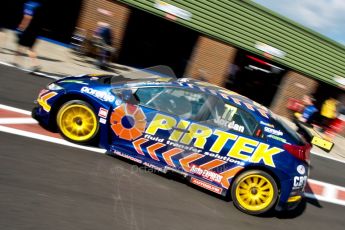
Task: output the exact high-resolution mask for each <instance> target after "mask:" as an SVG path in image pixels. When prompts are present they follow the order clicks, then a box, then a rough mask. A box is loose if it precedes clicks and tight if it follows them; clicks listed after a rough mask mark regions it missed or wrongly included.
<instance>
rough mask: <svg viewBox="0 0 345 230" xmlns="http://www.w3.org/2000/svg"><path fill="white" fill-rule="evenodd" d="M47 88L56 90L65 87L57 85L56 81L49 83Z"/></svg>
mask: <svg viewBox="0 0 345 230" xmlns="http://www.w3.org/2000/svg"><path fill="white" fill-rule="evenodd" d="M47 88H48V89H49V90H54V91H57V90H61V89H63V88H62V87H61V86H59V85H57V84H55V83H51V84H49V85H48V86H47Z"/></svg>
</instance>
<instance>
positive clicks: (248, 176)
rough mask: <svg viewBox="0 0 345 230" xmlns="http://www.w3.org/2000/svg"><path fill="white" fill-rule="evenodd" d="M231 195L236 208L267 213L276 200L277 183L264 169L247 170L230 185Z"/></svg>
mask: <svg viewBox="0 0 345 230" xmlns="http://www.w3.org/2000/svg"><path fill="white" fill-rule="evenodd" d="M231 197H232V200H233V203H234V205H235V206H236V208H238V209H239V210H241V211H242V212H244V213H247V214H251V215H259V214H263V213H267V212H268V211H270V210H271V209H272V208H273V207H274V205H275V204H276V202H277V198H278V187H277V183H276V182H275V180H274V179H273V178H272V176H270V175H269V174H268V173H266V172H264V171H261V170H249V171H246V172H243V173H242V174H240V175H239V176H238V177H237V178H236V179H235V181H234V183H233V184H232V187H231Z"/></svg>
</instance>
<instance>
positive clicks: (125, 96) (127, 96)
mask: <svg viewBox="0 0 345 230" xmlns="http://www.w3.org/2000/svg"><path fill="white" fill-rule="evenodd" d="M121 99H122V100H123V101H124V102H126V103H129V104H133V105H136V104H138V103H139V101H138V100H137V99H136V97H135V96H134V95H133V92H132V90H130V89H125V90H122V91H121Z"/></svg>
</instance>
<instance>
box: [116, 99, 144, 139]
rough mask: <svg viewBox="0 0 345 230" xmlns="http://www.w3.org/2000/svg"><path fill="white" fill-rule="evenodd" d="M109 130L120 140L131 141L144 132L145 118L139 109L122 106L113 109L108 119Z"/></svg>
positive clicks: (132, 106) (133, 106) (126, 105)
mask: <svg viewBox="0 0 345 230" xmlns="http://www.w3.org/2000/svg"><path fill="white" fill-rule="evenodd" d="M110 123H111V129H112V130H113V131H114V133H115V134H116V135H117V136H119V137H120V138H122V139H125V140H128V141H131V140H134V139H136V138H138V137H140V136H141V135H142V134H143V132H144V131H145V127H146V116H145V114H144V113H143V111H142V110H141V108H140V107H138V106H136V105H130V104H122V105H120V106H118V107H116V108H115V109H114V111H113V112H112V114H111V117H110Z"/></svg>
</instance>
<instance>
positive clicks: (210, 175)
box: [189, 165, 223, 183]
mask: <svg viewBox="0 0 345 230" xmlns="http://www.w3.org/2000/svg"><path fill="white" fill-rule="evenodd" d="M189 172H190V173H193V174H195V175H198V176H201V177H203V178H205V179H206V180H209V181H214V182H217V183H220V182H221V181H222V178H223V176H221V175H219V174H217V173H215V172H212V171H209V170H206V169H202V168H199V167H197V166H196V165H192V167H191V169H190V171H189Z"/></svg>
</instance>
